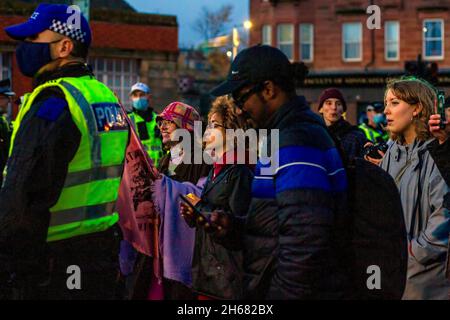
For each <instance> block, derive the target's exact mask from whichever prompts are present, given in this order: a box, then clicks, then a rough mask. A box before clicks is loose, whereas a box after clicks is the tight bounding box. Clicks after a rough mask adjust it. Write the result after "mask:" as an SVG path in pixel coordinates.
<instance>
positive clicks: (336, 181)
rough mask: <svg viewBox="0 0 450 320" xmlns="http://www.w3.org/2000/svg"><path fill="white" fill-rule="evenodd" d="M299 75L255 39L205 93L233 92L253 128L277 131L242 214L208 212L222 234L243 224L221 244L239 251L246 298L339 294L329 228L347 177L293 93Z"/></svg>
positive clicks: (301, 70)
mask: <svg viewBox="0 0 450 320" xmlns="http://www.w3.org/2000/svg"><path fill="white" fill-rule="evenodd" d="M305 73H306V69H305V66H304V65H303V64H291V62H290V61H289V59H288V58H287V57H286V55H285V54H284V53H283V52H281V51H280V50H279V49H277V48H274V47H270V46H264V45H257V46H253V47H250V48H248V49H245V50H243V51H241V52H240V53H239V54H238V55H237V56H236V58H235V59H234V61H233V62H232V64H231V68H230V71H229V73H228V77H227V80H226V81H225V82H223V83H222V84H220V85H219V86H218V87H216V88H215V89H213V90H212V92H211V93H212V94H213V95H215V96H223V95H228V94H231V95H232V97H233V100H234V101H235V103H236V105H237V106H238V108H240V110H241V112H243V113H245V114H246V115H248V116H249V117H250V118H251V119H252V120H253V121H254V122H255V125H256V126H257V127H258V128H260V129H268V130H269V131H270V132H274V133H278V134H279V148H278V150H276V152H275V154H273V155H272V156H271V157H270V158H269V159H267V158H265V159H262V158H260V159H259V161H258V163H257V165H256V168H255V177H254V180H253V183H252V195H251V197H252V198H251V203H250V207H249V211H248V212H247V215H246V218H245V219H227V216H226V215H224V214H220V213H219V212H217V213H216V214H215V215H216V216H217V217H216V218H214V216H212V217H211V221H212V223H215V224H218V225H219V226H220V232H216V236H219V237H224V239H226V235H227V233H228V232H230V230H235V229H238V228H243V229H242V230H244V231H243V233H242V236H241V237H240V238H238V239H236V238H235V241H233V242H227V241H224V245H226V246H229V248H233V247H235V246H236V245H240V246H241V248H242V250H243V257H244V260H243V261H244V262H243V263H244V266H243V268H244V296H245V297H246V298H249V299H321V298H322V299H327V298H329V299H332V298H335V299H336V298H339V297H342V295H343V294H344V292H343V289H342V285H343V283H344V280H345V279H344V276H345V275H344V273H343V272H338V259H337V251H338V250H335V248H334V246H335V245H336V241H335V239H334V230H335V228H336V227H337V221H339V220H340V218H342V213H343V212H341V208H343V206H344V205H345V201H346V200H345V199H346V190H347V177H346V173H345V170H344V167H343V163H342V159H341V157H340V155H339V152H338V150H337V149H336V147H335V145H334V143H333V140H332V138H331V136H330V135H329V133H328V132H327V129H326V127H325V125H324V123H323V120H322V119H321V118H320V117H319V116H318V115H316V114H315V113H314V112H312V111H311V109H310V108H309V106H308V104H307V102H306V100H305V98H304V97H303V96H298V95H297V94H296V90H295V86H296V80H302V79H303V78H304V77H305ZM274 136H275V135H274ZM270 137H271V134H269V135H268V138H267V145H268V150H270V149H271V148H270V146H271V138H270ZM263 160H264V161H263ZM266 160H270V162H269V161H266ZM268 162H269V163H268ZM218 229H219V228H218ZM236 240H241V241H236Z"/></svg>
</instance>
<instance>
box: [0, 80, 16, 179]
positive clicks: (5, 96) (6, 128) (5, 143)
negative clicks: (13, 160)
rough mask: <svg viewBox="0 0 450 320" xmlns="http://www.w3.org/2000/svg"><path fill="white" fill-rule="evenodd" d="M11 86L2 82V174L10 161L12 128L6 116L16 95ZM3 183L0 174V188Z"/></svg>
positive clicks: (0, 120) (0, 83)
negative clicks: (7, 161)
mask: <svg viewBox="0 0 450 320" xmlns="http://www.w3.org/2000/svg"><path fill="white" fill-rule="evenodd" d="M10 85H11V82H10V80H9V79H5V80H2V81H0V173H1V172H3V169H4V167H5V165H6V160H7V159H8V151H9V141H10V138H11V126H10V125H9V122H8V120H7V119H6V116H5V115H6V114H7V113H8V109H9V108H10V105H11V98H12V97H14V95H15V94H14V92H12V91H11V88H10ZM2 181H3V175H2V174H0V186H1V185H2Z"/></svg>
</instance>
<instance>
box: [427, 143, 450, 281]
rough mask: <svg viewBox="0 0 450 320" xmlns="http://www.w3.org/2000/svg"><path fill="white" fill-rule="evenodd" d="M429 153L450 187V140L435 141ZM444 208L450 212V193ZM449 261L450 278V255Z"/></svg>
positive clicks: (447, 195) (445, 200)
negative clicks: (440, 142)
mask: <svg viewBox="0 0 450 320" xmlns="http://www.w3.org/2000/svg"><path fill="white" fill-rule="evenodd" d="M428 151H429V152H430V155H431V157H432V158H433V160H434V163H435V164H436V166H437V167H438V169H439V171H440V172H441V175H442V177H443V178H444V180H445V182H446V183H447V185H448V186H450V139H447V140H446V141H445V142H444V143H443V144H439V142H438V141H437V140H435V141H433V142H432V143H430V144H429V145H428ZM444 207H445V208H447V209H449V210H450V193H447V194H446V195H445V196H444ZM449 233H450V231H449ZM449 250H450V246H449ZM448 260H449V267H448V269H449V271H448V274H449V276H450V255H449V257H448Z"/></svg>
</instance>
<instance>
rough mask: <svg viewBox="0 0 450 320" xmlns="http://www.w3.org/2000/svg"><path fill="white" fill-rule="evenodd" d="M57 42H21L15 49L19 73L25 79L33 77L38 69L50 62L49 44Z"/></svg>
mask: <svg viewBox="0 0 450 320" xmlns="http://www.w3.org/2000/svg"><path fill="white" fill-rule="evenodd" d="M58 41H60V40H58ZM58 41H54V42H47V43H36V42H27V41H23V42H21V43H20V44H19V45H18V46H17V49H16V58H17V64H18V65H19V69H20V72H22V74H23V75H24V76H26V77H30V78H31V77H33V76H34V75H35V74H36V73H37V72H38V71H39V69H41V68H42V67H43V66H45V65H46V64H48V63H49V62H51V61H52V57H51V55H50V43H55V42H58Z"/></svg>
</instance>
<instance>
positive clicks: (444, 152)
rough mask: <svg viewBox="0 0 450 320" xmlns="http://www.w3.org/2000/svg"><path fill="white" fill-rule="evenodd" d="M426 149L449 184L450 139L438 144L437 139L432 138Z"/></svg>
mask: <svg viewBox="0 0 450 320" xmlns="http://www.w3.org/2000/svg"><path fill="white" fill-rule="evenodd" d="M428 151H429V152H430V154H431V156H432V157H433V160H434V162H435V163H436V165H437V167H438V169H439V171H440V172H441V174H442V177H443V178H444V180H445V182H446V183H447V185H449V186H450V139H447V140H446V141H445V142H444V143H443V144H439V142H438V140H437V139H436V140H434V141H433V142H432V143H430V144H429V145H428Z"/></svg>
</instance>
